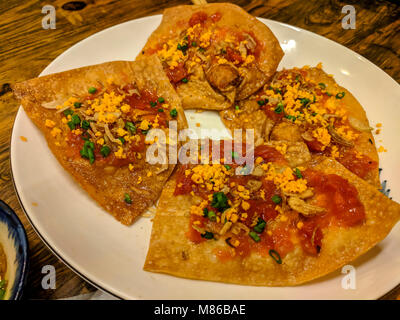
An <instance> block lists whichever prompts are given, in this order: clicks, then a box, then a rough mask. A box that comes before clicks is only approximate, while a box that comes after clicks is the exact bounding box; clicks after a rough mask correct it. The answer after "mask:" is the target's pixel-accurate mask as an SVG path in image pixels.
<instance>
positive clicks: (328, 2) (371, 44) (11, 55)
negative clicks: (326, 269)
mask: <svg viewBox="0 0 400 320" xmlns="http://www.w3.org/2000/svg"><path fill="white" fill-rule="evenodd" d="M81 2H83V3H84V8H83V9H81V10H76V11H71V9H74V6H72V5H71V4H68V1H67V0H56V1H39V0H27V1H23V0H8V1H1V2H0V197H1V199H2V200H4V201H5V202H7V203H8V204H9V205H10V206H11V207H12V208H13V209H14V210H15V211H16V212H17V214H18V216H19V217H20V218H21V220H22V222H23V223H24V226H25V228H26V230H27V233H28V238H29V243H30V250H31V254H30V255H31V269H30V274H29V279H28V286H27V288H26V297H27V298H30V299H48V298H50V299H55V298H63V297H68V296H72V295H77V294H82V293H86V292H89V291H93V290H94V288H93V287H92V286H90V285H89V284H87V283H86V282H84V281H83V280H81V279H80V278H79V277H78V276H77V275H75V274H74V273H73V272H72V271H70V270H69V269H68V268H67V267H66V266H65V265H64V264H63V263H62V262H60V261H59V260H58V259H57V258H56V257H55V256H54V255H53V254H52V253H51V252H50V251H49V250H48V249H47V248H46V247H45V245H44V244H43V243H42V241H41V240H40V239H39V238H38V236H37V235H36V234H35V232H34V231H33V229H32V227H31V226H30V225H29V223H28V221H27V219H26V217H25V216H24V214H23V213H22V210H21V208H20V206H19V204H18V200H17V198H16V195H15V193H14V189H13V184H12V180H11V173H10V165H9V148H10V136H11V130H12V124H13V121H14V117H15V114H16V111H17V109H18V102H17V101H16V100H15V99H14V98H13V96H12V94H11V92H10V84H11V83H14V82H17V81H22V80H26V79H29V78H32V77H36V76H37V75H38V74H39V73H40V72H41V71H42V70H43V69H44V68H45V67H46V66H47V65H48V64H49V63H50V62H51V61H52V60H54V59H55V58H56V57H57V56H58V55H59V54H61V53H62V52H64V51H65V50H66V49H68V48H69V47H71V46H72V45H74V44H75V43H77V42H78V41H80V40H82V39H85V38H87V37H88V36H90V35H92V34H94V33H96V32H98V31H100V30H103V29H105V28H108V27H110V26H113V25H115V24H118V23H122V22H125V21H129V20H132V19H135V18H139V17H143V16H147V15H153V14H158V13H161V12H162V10H163V9H164V8H166V7H171V6H174V5H178V4H185V3H186V4H188V3H189V1H181V0H172V1H161V0H144V1H142V0H133V1H113V0H96V1H95V0H85V1H81ZM220 2H223V1H220ZM232 2H234V3H236V4H238V5H240V6H242V7H243V8H244V9H246V10H247V11H248V12H250V13H251V14H253V15H255V16H260V17H264V18H268V19H273V20H276V21H281V22H284V23H288V24H291V25H294V26H297V27H301V28H304V29H306V30H309V31H312V32H315V33H317V34H320V35H322V36H324V37H327V38H329V39H332V40H334V41H336V42H339V43H341V44H342V45H344V46H346V47H348V48H350V49H352V50H354V51H356V52H358V53H359V54H361V55H363V56H364V57H366V58H367V59H369V60H371V61H372V62H373V63H375V64H376V65H378V66H379V67H380V68H382V69H383V70H384V71H386V72H387V73H388V74H389V75H390V76H392V77H393V78H394V79H395V80H396V81H397V82H400V57H399V54H400V39H399V37H398V34H400V19H399V18H400V6H399V5H397V4H396V1H378V0H376V1H374V0H369V1H354V0H349V1H337V0H309V1H304V0H269V1H263V0H253V1H244V0H237V1H232ZM49 3H50V4H52V5H54V7H55V8H56V14H57V22H56V29H55V30H51V29H50V30H44V29H43V28H42V26H41V20H42V18H43V16H44V15H43V14H42V13H41V9H42V7H43V6H44V5H46V4H49ZM346 4H351V5H354V7H355V8H356V12H357V21H356V29H355V30H344V29H343V28H342V26H341V19H342V17H343V16H344V15H343V14H342V13H341V8H342V7H343V6H344V5H346ZM75 8H76V7H75ZM66 9H69V10H66ZM129 41H134V36H133V37H132V39H130V40H129ZM321 60H323V57H321ZM48 264H50V265H53V266H54V267H55V268H56V271H57V289H56V290H43V289H42V287H41V279H42V274H41V270H42V267H43V266H44V265H48ZM399 295H400V287H399V288H397V289H395V290H393V291H392V292H390V293H388V294H387V295H386V296H385V298H386V299H394V298H396V297H398V296H399Z"/></svg>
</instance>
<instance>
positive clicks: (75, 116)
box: [71, 114, 81, 125]
mask: <svg viewBox="0 0 400 320" xmlns="http://www.w3.org/2000/svg"><path fill="white" fill-rule="evenodd" d="M71 121H72V122H73V123H74V124H75V125H78V124H80V123H81V118H79V116H78V115H77V114H74V115H72V117H71Z"/></svg>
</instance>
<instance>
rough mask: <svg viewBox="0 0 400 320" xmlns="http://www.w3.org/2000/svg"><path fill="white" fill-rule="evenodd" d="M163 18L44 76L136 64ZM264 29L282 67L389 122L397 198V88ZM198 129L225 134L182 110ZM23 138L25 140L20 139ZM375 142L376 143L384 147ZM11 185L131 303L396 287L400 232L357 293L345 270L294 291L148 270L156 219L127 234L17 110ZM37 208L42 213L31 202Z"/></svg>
mask: <svg viewBox="0 0 400 320" xmlns="http://www.w3.org/2000/svg"><path fill="white" fill-rule="evenodd" d="M160 20H161V16H152V17H146V18H143V19H138V20H133V21H129V22H126V23H123V24H120V25H117V26H114V27H112V28H109V29H107V30H104V31H102V32H99V33H97V34H95V35H93V36H91V37H89V38H87V39H85V40H83V41H81V42H79V43H77V44H76V45H74V46H73V47H71V48H70V49H68V50H67V51H65V52H64V53H63V54H61V55H60V56H59V57H58V58H57V59H55V60H54V61H53V62H52V63H51V64H50V65H49V66H48V67H47V68H46V69H45V70H44V71H43V72H42V74H41V75H45V74H49V73H54V72H60V71H64V70H68V69H72V68H77V67H81V66H86V65H91V64H96V63H101V62H105V61H111V60H120V59H122V60H132V59H134V58H135V57H136V55H137V54H138V53H139V51H140V50H141V48H142V47H143V46H144V44H145V42H146V40H147V37H148V36H149V35H150V33H151V32H152V31H153V30H154V29H155V28H156V27H157V26H158V25H159V23H160ZM260 20H261V21H262V22H264V23H266V24H267V25H268V26H269V27H270V28H271V29H272V31H273V32H274V33H275V35H276V36H277V38H278V39H279V40H280V43H281V46H282V48H283V49H284V50H285V57H284V59H283V61H282V62H281V64H280V68H283V67H286V68H290V67H293V66H303V65H305V64H308V65H316V64H317V63H318V62H320V61H322V62H323V66H324V69H325V70H326V71H327V72H328V73H331V74H333V75H334V76H335V78H336V80H337V81H338V82H339V83H340V84H341V85H343V86H344V87H346V88H348V89H349V90H350V91H351V92H352V93H353V94H354V95H355V96H356V97H357V99H359V101H360V102H361V104H362V105H363V106H364V107H365V109H366V111H367V114H368V117H369V119H371V123H372V124H376V123H378V122H381V123H383V124H384V126H383V130H382V134H381V135H380V136H379V139H383V145H384V146H385V147H386V148H387V149H388V152H387V153H383V154H380V156H381V167H383V168H384V169H383V173H382V179H387V180H388V185H389V186H390V187H391V188H392V191H391V196H392V197H393V198H394V199H395V200H397V201H400V170H399V167H400V166H399V160H400V156H399V155H400V144H399V143H398V137H399V136H400V131H399V128H400V127H399V125H398V121H399V119H400V108H399V101H400V86H399V85H398V84H397V83H396V82H395V81H394V80H393V79H392V78H390V77H389V76H388V75H387V74H386V73H384V72H383V71H382V70H380V69H379V68H377V67H376V66H375V65H373V64H372V63H370V62H369V61H368V60H366V59H364V58H363V57H361V56H360V55H358V54H356V53H354V52H353V51H351V50H349V49H346V48H345V47H343V46H341V45H339V44H337V43H335V42H332V41H330V40H328V39H326V38H323V37H320V36H318V35H316V34H313V33H310V32H308V31H305V30H302V29H299V28H295V27H292V26H289V25H285V24H282V23H278V22H274V21H270V20H265V19H260ZM186 115H187V118H188V121H189V123H190V124H191V125H192V127H193V128H194V129H196V126H194V125H193V124H194V123H196V122H201V123H202V128H207V127H208V128H220V129H221V136H225V135H226V131H224V130H225V129H224V127H223V125H222V123H221V121H220V120H219V117H218V116H217V114H216V113H213V112H204V113H201V114H196V113H194V112H187V113H186ZM20 136H25V137H27V138H28V142H23V141H22V140H21V139H20ZM378 145H379V144H378ZM11 164H12V172H13V177H14V182H15V187H16V190H17V193H18V196H19V198H20V202H21V205H22V206H23V208H24V210H25V212H26V214H27V216H28V218H29V220H30V221H31V223H32V225H33V227H34V228H35V229H36V231H37V232H38V234H39V235H40V237H41V238H42V239H43V241H44V242H45V243H46V244H47V245H48V246H49V247H50V249H51V250H52V251H53V252H54V253H55V254H57V255H58V257H60V258H61V259H62V260H63V261H64V262H65V263H66V264H68V266H70V267H71V268H72V269H73V270H75V271H76V272H77V273H79V274H80V275H81V276H82V277H83V278H85V279H86V280H88V281H90V282H91V283H92V284H94V285H96V286H97V287H99V288H101V289H103V290H105V291H108V292H110V293H112V294H114V295H116V296H117V297H121V298H129V299H375V298H378V297H380V296H382V295H383V294H385V293H386V292H388V291H389V290H390V289H392V288H393V287H395V286H396V285H397V284H398V283H400V246H399V245H398V244H399V243H400V225H397V227H396V228H395V229H394V230H393V231H392V232H391V234H390V236H389V237H387V238H386V239H385V240H384V241H382V242H381V243H380V244H379V245H378V246H377V247H375V248H374V249H373V250H371V251H370V252H369V253H368V254H366V255H365V256H363V257H362V258H361V259H358V260H357V261H355V262H354V263H352V265H353V266H354V267H355V268H356V289H355V290H344V289H343V288H342V286H341V283H342V278H343V277H344V275H343V274H341V272H340V270H339V271H337V272H335V273H333V274H330V275H329V276H326V277H324V278H322V279H319V280H317V281H313V282H311V283H309V284H306V285H302V286H298V287H279V288H267V287H250V286H239V285H231V284H223V283H213V282H207V281H195V280H187V279H181V278H175V277H172V276H168V275H162V274H156V273H150V272H145V271H143V270H142V266H143V263H144V260H145V256H146V252H147V248H148V244H149V240H150V232H151V221H150V219H146V218H141V219H139V220H138V221H137V222H136V223H134V225H133V226H131V227H126V226H123V225H122V224H120V223H119V222H117V221H116V220H115V219H114V218H113V217H112V216H111V215H109V214H108V213H106V212H105V211H104V210H102V209H101V208H100V207H99V206H98V205H97V204H96V203H95V202H94V201H92V200H91V198H89V197H88V196H87V195H86V193H85V192H83V191H82V190H81V189H80V188H79V187H78V186H77V185H76V184H75V182H74V181H73V180H72V178H71V177H70V176H69V175H68V173H67V172H65V171H64V170H63V169H62V167H61V166H60V165H59V164H58V162H57V160H56V159H55V157H54V156H53V155H52V154H51V152H50V150H49V149H48V147H47V144H46V142H45V139H44V138H43V136H42V135H41V134H40V132H39V130H38V129H37V128H36V127H35V126H34V125H33V123H32V122H31V121H30V120H29V118H28V117H27V116H26V114H25V112H24V111H23V109H22V108H20V110H19V111H18V114H17V117H16V120H15V124H14V130H13V133H12V140H11ZM33 202H36V203H38V206H34V205H32V203H33Z"/></svg>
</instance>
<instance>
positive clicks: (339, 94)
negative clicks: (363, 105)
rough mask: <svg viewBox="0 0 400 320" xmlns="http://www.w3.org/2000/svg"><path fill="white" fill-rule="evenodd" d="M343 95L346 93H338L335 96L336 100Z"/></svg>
mask: <svg viewBox="0 0 400 320" xmlns="http://www.w3.org/2000/svg"><path fill="white" fill-rule="evenodd" d="M345 95H346V92H339V93H338V94H337V95H336V99H342V98H343V97H344V96H345Z"/></svg>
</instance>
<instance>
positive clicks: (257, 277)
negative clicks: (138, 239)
mask: <svg viewBox="0 0 400 320" xmlns="http://www.w3.org/2000/svg"><path fill="white" fill-rule="evenodd" d="M264 152H265V150H264ZM268 167H269V169H268V170H270V169H271V167H270V165H268ZM311 169H312V171H309V172H308V170H310V169H307V170H305V171H303V170H304V169H303V170H302V171H301V172H302V174H304V175H305V177H306V178H307V179H308V178H309V177H310V178H309V179H314V180H315V179H316V181H317V180H318V176H321V177H322V179H323V180H322V181H323V186H322V188H325V187H327V185H328V187H329V185H331V187H332V186H333V185H334V184H333V182H332V181H336V182H337V183H339V186H340V188H342V187H343V188H347V189H346V190H347V191H345V189H343V190H342V191H334V193H335V195H336V197H340V196H339V195H341V196H342V197H343V196H344V197H346V195H348V194H349V191H348V190H350V193H352V194H353V195H354V192H356V193H358V196H357V198H356V199H354V198H353V200H350V198H347V199H345V201H346V200H348V201H350V202H347V204H346V205H349V207H348V208H350V207H351V206H355V207H358V209H356V211H357V210H359V209H360V203H361V204H362V205H361V208H362V207H363V208H364V210H365V216H364V218H363V216H362V215H361V216H360V215H358V214H355V213H354V212H349V213H348V214H349V217H346V216H342V217H341V218H340V219H344V220H342V222H343V221H347V222H346V225H343V224H338V223H337V222H335V223H334V221H336V220H332V219H336V218H337V219H339V218H338V217H339V216H336V215H335V214H334V217H333V218H329V219H331V220H329V221H330V223H329V224H328V225H324V227H321V228H319V227H318V224H317V226H316V227H314V229H313V228H310V226H313V225H314V226H315V223H316V222H317V223H323V221H324V217H329V215H330V214H331V213H326V211H324V210H328V209H325V208H324V207H318V206H316V205H315V203H314V202H312V201H308V202H306V201H307V198H309V197H310V196H311V197H314V196H313V192H315V193H316V195H315V198H318V202H321V201H322V202H323V200H321V197H322V198H323V194H319V193H318V190H317V189H314V190H313V189H308V190H307V191H303V192H301V193H298V194H297V195H296V196H294V195H293V194H286V198H284V197H283V195H281V197H282V198H281V197H278V195H277V194H276V193H275V196H274V197H275V198H274V197H272V199H273V200H274V202H275V203H271V204H272V205H271V204H269V202H268V201H269V199H270V197H271V193H269V194H267V193H265V198H266V200H262V199H258V200H257V199H256V198H253V197H256V193H254V194H253V193H251V196H250V197H251V199H249V200H245V202H247V204H250V209H249V208H248V207H247V210H248V211H244V209H246V207H245V206H244V205H243V204H242V205H241V206H240V207H241V208H244V209H241V210H238V212H247V214H248V215H249V217H250V215H252V214H253V218H252V219H253V220H254V217H257V215H254V212H253V213H251V212H252V209H251V208H252V206H253V204H254V203H257V202H256V201H261V202H259V203H261V204H263V205H261V207H260V211H258V212H259V213H260V212H261V215H259V216H258V217H259V220H258V221H257V219H255V222H254V223H253V224H251V225H250V226H249V224H247V223H246V222H245V219H244V220H241V218H240V220H237V217H235V219H233V218H232V217H233V214H232V215H230V218H229V219H228V218H227V217H228V215H229V213H228V212H227V211H229V210H232V208H229V209H226V211H223V213H222V215H219V214H218V210H219V209H218V210H217V209H215V208H212V210H213V212H212V215H210V214H209V212H210V210H211V209H210V207H209V204H208V205H205V204H204V203H203V201H204V197H200V199H199V198H198V197H196V196H193V195H191V194H190V193H187V194H183V195H176V194H175V193H174V192H175V191H176V184H177V179H178V183H181V184H182V182H183V181H184V180H182V179H181V178H180V177H179V172H180V171H179V170H178V171H177V173H175V174H174V175H173V176H172V177H171V179H170V181H168V183H167V185H166V187H165V188H164V190H163V192H162V194H161V197H160V200H159V205H158V209H157V213H156V217H155V219H154V223H153V230H152V235H151V241H150V247H149V251H148V254H147V258H146V262H145V265H144V270H146V271H151V272H160V273H167V274H171V275H175V276H179V277H184V278H190V279H201V280H209V281H218V282H227V283H236V284H241V285H256V286H292V285H298V284H302V283H304V282H307V281H311V280H313V279H316V278H319V277H321V276H323V275H326V274H328V273H330V272H332V271H334V270H336V269H338V268H340V267H341V266H343V265H345V264H348V263H349V262H351V261H353V260H354V259H356V258H357V257H359V256H360V255H362V254H364V253H365V252H367V251H368V250H369V249H371V248H372V247H373V246H375V245H376V244H377V243H378V242H379V241H381V240H382V239H384V238H385V237H386V236H387V234H388V233H389V232H390V230H391V229H392V228H393V226H394V225H395V224H396V223H397V221H398V220H399V219H400V205H399V204H397V203H395V202H394V201H391V200H390V199H389V198H387V197H386V196H385V195H383V194H382V193H380V192H379V191H377V190H376V189H375V188H374V187H373V186H371V185H370V184H368V183H367V182H365V181H364V180H362V179H360V178H359V177H357V176H356V175H354V174H353V173H351V172H350V171H348V170H347V169H346V168H344V167H343V166H342V165H341V164H340V163H338V162H336V161H335V160H333V159H327V158H324V160H322V161H320V162H318V163H316V164H314V166H313V167H312V168H311ZM196 172H201V171H199V170H197V171H196ZM268 172H270V171H268ZM307 172H308V173H307ZM254 174H255V173H254ZM288 174H289V175H290V173H286V174H285V175H286V176H287V175H288ZM251 179H253V178H251ZM280 179H281V178H280ZM267 180H268V179H267ZM292 181H294V180H292ZM297 181H299V180H297ZM308 182H309V184H310V183H311V180H309V181H308ZM183 184H184V188H186V187H185V183H184V182H183ZM249 185H253V186H256V183H254V182H253V183H252V184H249V183H247V184H246V189H247V188H250V187H249ZM345 185H346V187H345ZM287 186H288V185H287ZM224 188H225V187H224ZM261 188H264V187H261ZM232 189H233V188H232V187H231V190H230V191H229V192H232ZM194 190H196V189H194ZM240 190H244V189H243V188H242V189H240ZM263 190H264V189H263ZM195 192H196V191H195ZM233 192H234V191H233ZM243 192H244V191H243ZM275 192H276V191H275ZM197 194H198V193H196V195H197ZM277 197H278V198H277ZM328 197H333V193H329V196H328ZM214 198H215V199H214ZM291 198H293V200H290V199H291ZM202 199H203V200H202ZM277 199H278V200H277ZM285 199H286V200H287V199H289V200H288V203H289V205H290V206H294V207H296V206H297V207H296V208H297V209H298V210H299V211H301V212H303V213H302V214H300V213H299V212H295V211H294V210H290V208H284V204H283V202H285V201H286V200H285ZM222 200H223V196H217V197H213V201H215V203H216V204H215V203H214V204H212V205H213V206H217V207H218V208H221V203H222V205H225V206H226V203H223V201H222ZM233 201H234V200H232V202H233ZM235 201H236V200H235ZM279 201H282V202H279ZM328 201H329V202H331V203H332V202H336V201H341V200H339V199H338V198H335V199H331V198H328ZM352 201H353V202H352ZM199 203H200V204H199ZM276 203H279V204H277V206H280V207H281V209H279V212H280V213H279V212H278V215H275V216H274V215H273V209H272V208H273V207H274V206H275V205H276ZM263 206H264V209H263ZM265 206H266V207H268V208H270V209H268V210H266V209H265V208H266V207H265ZM328 206H329V205H328ZM328 206H327V208H328ZM203 207H204V208H205V209H203V210H201V209H202V208H203ZM196 208H197V209H196ZM234 208H236V207H234ZM199 209H200V210H199ZM203 211H204V215H208V219H207V217H202V215H203ZM215 212H217V216H218V217H221V219H227V220H229V222H226V223H225V225H224V227H223V228H222V229H220V230H219V231H218V229H215V228H214V230H213V229H212V228H213V227H212V225H214V226H215V223H212V222H210V221H211V218H214V219H215ZM359 212H362V211H359ZM230 213H232V212H230ZM324 213H326V215H325V216H322V218H321V220H318V218H315V216H316V215H321V214H322V215H323V214H324ZM305 214H307V215H308V217H305V216H303V215H305ZM313 215H314V216H313ZM357 215H358V216H357ZM223 216H224V218H223ZM350 216H352V217H351V218H350ZM239 217H243V215H239ZM260 218H262V219H261V220H260ZM263 219H265V220H267V221H265V220H263ZM327 219H328V218H327ZM354 219H358V220H357V221H356V220H354ZM360 219H361V220H360ZM196 221H199V222H196ZM232 221H235V222H232ZM337 221H339V220H337ZM217 222H218V220H217ZM241 222H242V223H241ZM265 222H266V223H265ZM229 223H230V225H229V227H230V228H231V229H230V231H229V232H226V233H223V229H224V228H225V226H226V225H227V224H229ZM232 223H233V225H232ZM238 225H239V228H236V227H237V226H238ZM243 225H244V227H243ZM246 225H247V227H246ZM245 227H246V228H247V230H246V229H245ZM234 228H236V229H234ZM257 228H258V229H257ZM207 230H208V231H207ZM210 230H211V231H212V232H210ZM321 230H322V231H321ZM196 231H198V234H197V238H196V237H194V236H193V232H196ZM199 232H203V233H201V237H200V233H199ZM221 234H223V235H221ZM241 234H242V235H241ZM249 236H250V237H251V238H250V237H249ZM246 238H247V239H249V240H246ZM321 239H322V240H321ZM253 240H254V241H253ZM249 248H250V249H249ZM271 248H272V250H271Z"/></svg>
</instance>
